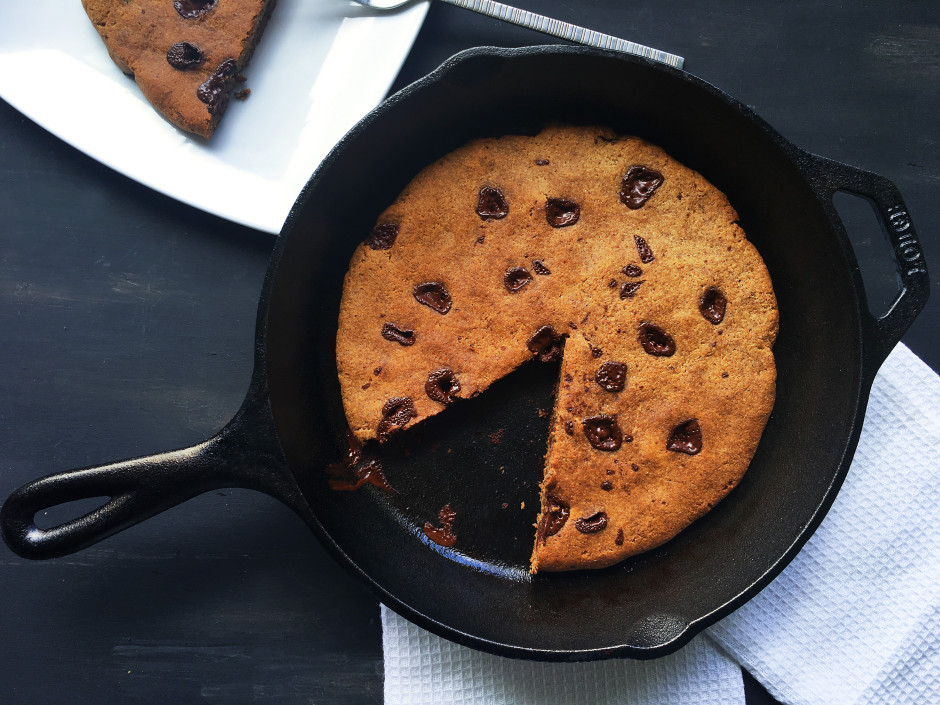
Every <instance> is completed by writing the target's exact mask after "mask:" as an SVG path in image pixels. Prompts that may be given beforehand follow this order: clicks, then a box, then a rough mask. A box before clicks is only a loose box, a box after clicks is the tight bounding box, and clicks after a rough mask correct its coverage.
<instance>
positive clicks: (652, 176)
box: [620, 164, 664, 210]
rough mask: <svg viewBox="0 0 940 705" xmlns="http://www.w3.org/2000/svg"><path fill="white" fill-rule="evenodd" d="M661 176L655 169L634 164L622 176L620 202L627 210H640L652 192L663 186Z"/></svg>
mask: <svg viewBox="0 0 940 705" xmlns="http://www.w3.org/2000/svg"><path fill="white" fill-rule="evenodd" d="M663 180H664V179H663V175H662V174H660V173H659V172H658V171H656V170H655V169H650V168H649V167H647V166H642V165H640V164H634V165H633V166H631V167H630V168H629V169H627V173H626V174H624V177H623V182H622V183H621V184H620V201H621V203H623V204H624V205H626V207H627V208H630V209H631V210H636V209H637V208H642V207H643V205H644V204H645V203H646V202H647V201H648V200H649V199H650V196H652V195H653V192H654V191H655V190H656V189H658V188H659V187H660V186H662V185H663Z"/></svg>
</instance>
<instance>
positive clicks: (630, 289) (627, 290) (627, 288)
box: [620, 279, 645, 299]
mask: <svg viewBox="0 0 940 705" xmlns="http://www.w3.org/2000/svg"><path fill="white" fill-rule="evenodd" d="M644 281H645V280H644V279H641V280H640V281H638V282H624V283H623V286H621V287H620V298H621V299H632V298H633V297H634V296H636V292H638V291H639V290H640V287H641V286H643V282H644Z"/></svg>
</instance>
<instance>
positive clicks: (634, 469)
mask: <svg viewBox="0 0 940 705" xmlns="http://www.w3.org/2000/svg"><path fill="white" fill-rule="evenodd" d="M630 467H631V468H632V469H633V472H640V466H639V465H637V464H636V463H630Z"/></svg>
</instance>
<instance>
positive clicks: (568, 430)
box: [565, 421, 574, 436]
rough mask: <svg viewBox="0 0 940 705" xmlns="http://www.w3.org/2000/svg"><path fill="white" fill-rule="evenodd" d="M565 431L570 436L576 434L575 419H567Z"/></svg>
mask: <svg viewBox="0 0 940 705" xmlns="http://www.w3.org/2000/svg"><path fill="white" fill-rule="evenodd" d="M565 433H567V434H568V435H569V436H573V435H574V421H565Z"/></svg>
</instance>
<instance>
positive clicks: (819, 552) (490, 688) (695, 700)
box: [382, 345, 940, 705]
mask: <svg viewBox="0 0 940 705" xmlns="http://www.w3.org/2000/svg"><path fill="white" fill-rule="evenodd" d="M935 475H937V477H935ZM938 520H940V377H937V375H936V374H934V373H933V371H932V370H930V368H929V367H927V366H926V365H925V364H924V363H923V362H921V361H920V360H919V359H918V358H917V357H916V356H915V355H914V354H913V353H911V351H910V350H908V349H907V348H906V347H904V346H903V345H899V346H898V347H897V348H895V350H894V351H893V352H892V353H891V355H890V356H889V358H888V360H887V361H886V362H885V364H884V365H883V366H882V368H881V371H880V372H879V373H878V377H877V378H876V380H875V384H874V387H873V389H872V394H871V400H870V402H869V406H868V411H867V414H866V419H865V426H864V428H863V430H862V436H861V440H860V442H859V446H858V450H857V452H856V455H855V460H854V462H853V464H852V468H851V470H850V471H849V475H848V478H847V480H846V482H845V484H844V485H843V487H842V490H841V491H840V493H839V495H838V497H837V499H836V501H835V503H834V504H833V507H832V509H831V510H830V511H829V514H828V515H827V517H826V519H825V520H824V521H823V523H822V524H821V526H820V527H819V529H818V530H817V531H816V533H815V534H814V535H813V537H812V538H811V539H810V541H809V542H808V543H807V544H806V546H805V547H804V548H803V550H802V551H801V552H800V554H799V555H798V556H797V557H796V559H795V560H794V561H793V562H792V563H791V564H790V565H789V566H788V567H787V569H786V570H785V571H784V572H783V573H782V574H781V575H780V576H778V578H777V579H776V580H774V582H773V583H771V585H769V586H768V587H767V588H765V589H764V590H763V591H762V592H761V593H760V594H759V595H758V596H757V597H755V598H754V599H753V600H751V601H750V602H748V603H747V604H746V605H745V606H744V607H742V608H741V609H739V610H738V611H737V612H735V613H734V614H732V615H730V616H729V617H727V618H725V619H724V620H723V621H721V622H719V623H718V624H716V625H715V626H713V627H712V628H711V629H709V630H708V631H707V632H706V633H705V634H704V635H701V636H699V637H697V638H696V639H694V640H693V641H692V642H691V643H690V644H689V645H688V646H686V647H685V648H683V649H681V650H680V651H678V652H677V653H675V654H673V655H671V656H667V657H665V658H662V659H658V660H656V661H629V660H616V661H602V662H598V663H587V664H545V663H534V662H526V661H516V660H512V659H506V658H501V657H498V656H491V655H489V654H484V653H482V652H478V651H474V650H473V649H468V648H466V647H463V646H458V645H456V644H453V643H451V642H449V641H446V640H444V639H441V638H439V637H436V636H434V635H432V634H430V633H428V632H426V631H425V630H423V629H420V628H419V627H417V626H415V625H413V624H411V623H409V622H408V621H407V620H405V619H403V618H401V617H399V616H398V615H397V614H395V613H394V612H392V611H391V610H388V609H387V608H385V607H384V606H383V608H382V625H383V647H384V653H385V702H386V703H387V704H388V705H398V704H415V705H417V704H419V703H420V704H422V705H423V704H425V703H428V704H430V703H434V704H441V705H445V704H449V703H462V704H467V705H478V704H479V705H482V704H483V703H487V704H490V703H514V704H516V703H518V704H520V705H527V704H528V703H533V704H534V703H539V705H542V704H543V703H545V702H552V703H557V704H559V705H560V704H568V703H570V704H576V703H577V704H580V703H585V704H587V703H591V704H598V705H604V704H608V703H609V704H610V705H614V704H615V703H616V704H617V705H628V704H629V705H639V704H642V705H647V704H649V705H654V704H658V703H670V704H675V703H681V704H683V705H686V704H689V705H692V704H696V705H697V704H702V705H706V704H707V705H712V704H714V705H732V704H733V705H738V704H739V703H743V702H744V691H743V684H742V681H741V675H740V670H739V668H738V665H737V664H738V663H740V664H741V665H742V666H743V667H744V668H746V669H747V670H748V671H749V672H750V673H752V674H753V675H754V676H755V677H756V678H757V679H758V680H759V681H761V682H762V683H763V685H764V686H765V687H766V688H767V690H768V691H769V692H770V693H771V694H772V695H773V696H774V697H775V698H777V699H778V700H780V701H781V702H783V703H787V704H793V705H802V704H804V703H805V704H812V705H817V704H819V705H823V704H825V705H830V704H832V705H840V704H843V703H844V704H849V703H851V704H852V705H861V704H863V703H864V704H866V705H868V704H872V705H873V704H875V703H879V704H880V703H884V704H886V705H887V704H889V703H890V704H891V705H894V704H896V703H924V705H927V704H932V703H938V702H940V531H938V530H937V528H936V527H937V526H938V524H940V521H938ZM729 655H730V657H729Z"/></svg>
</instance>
